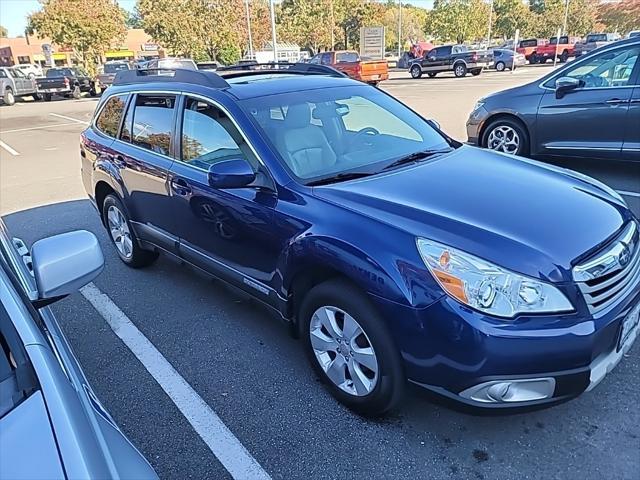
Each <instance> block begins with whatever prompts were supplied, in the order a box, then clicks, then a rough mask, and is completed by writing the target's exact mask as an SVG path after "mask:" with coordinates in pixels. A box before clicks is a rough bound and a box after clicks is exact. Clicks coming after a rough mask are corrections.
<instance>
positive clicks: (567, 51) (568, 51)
mask: <svg viewBox="0 0 640 480" xmlns="http://www.w3.org/2000/svg"><path fill="white" fill-rule="evenodd" d="M580 40H581V39H580V37H569V36H568V35H562V36H561V37H560V41H558V38H557V37H551V38H550V39H549V43H548V44H547V45H541V46H539V47H537V48H536V52H535V53H534V54H532V55H531V57H529V63H545V62H546V61H547V60H549V59H551V60H553V59H554V58H555V57H556V55H557V57H558V61H559V62H560V63H564V62H566V61H567V60H569V57H574V56H575V54H576V43H578V42H580Z"/></svg>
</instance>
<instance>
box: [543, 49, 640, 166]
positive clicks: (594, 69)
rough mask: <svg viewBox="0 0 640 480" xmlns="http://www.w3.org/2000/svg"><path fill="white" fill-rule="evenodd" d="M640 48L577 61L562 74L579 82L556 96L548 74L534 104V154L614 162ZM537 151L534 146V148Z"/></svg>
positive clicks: (625, 118)
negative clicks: (574, 86)
mask: <svg viewBox="0 0 640 480" xmlns="http://www.w3.org/2000/svg"><path fill="white" fill-rule="evenodd" d="M639 54H640V46H637V45H627V46H623V47H620V48H618V49H615V50H609V51H606V52H601V53H600V54H598V55H593V56H591V57H589V58H586V59H584V60H581V61H578V62H576V63H575V65H572V66H571V67H569V68H568V69H566V70H564V71H563V72H562V73H561V76H563V77H573V78H578V79H580V80H581V81H582V82H583V86H582V87H580V88H577V89H576V90H574V91H572V92H568V93H567V94H566V95H564V96H563V97H562V98H556V94H555V90H554V88H555V81H556V79H557V78H558V77H557V76H556V77H552V78H551V79H550V80H548V81H547V82H546V83H545V84H544V85H543V86H544V87H545V88H546V89H547V91H546V92H545V94H544V95H543V98H542V100H541V102H540V105H539V108H538V119H537V122H536V124H537V130H536V137H537V144H538V145H537V151H532V153H534V154H538V155H554V156H556V155H561V156H564V157H588V158H603V159H612V160H618V159H620V158H621V155H622V145H623V141H624V138H625V134H626V132H625V130H626V129H625V125H627V123H626V122H627V114H628V112H629V106H630V101H631V96H632V92H633V89H634V85H633V80H632V73H633V72H634V67H635V64H636V62H637V60H638V56H639ZM534 150H535V149H534Z"/></svg>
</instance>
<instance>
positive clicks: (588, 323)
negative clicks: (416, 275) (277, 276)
mask: <svg viewBox="0 0 640 480" xmlns="http://www.w3.org/2000/svg"><path fill="white" fill-rule="evenodd" d="M377 303H378V307H379V308H381V309H382V312H383V315H384V316H385V318H389V319H398V318H399V316H400V315H403V320H402V322H400V321H399V320H394V321H393V324H392V323H391V322H390V323H389V327H390V329H391V331H392V332H393V334H394V337H395V341H396V342H397V344H398V346H399V347H400V350H401V352H402V356H403V359H404V362H405V371H406V374H407V377H408V379H409V381H411V382H412V383H414V384H417V385H419V386H422V387H424V388H426V389H429V390H431V391H434V392H436V393H439V394H441V395H444V396H446V397H449V398H452V399H454V400H456V401H458V402H462V403H465V404H468V405H472V406H476V407H483V408H510V407H522V406H530V405H538V404H547V403H557V402H560V401H563V400H566V399H570V398H573V397H576V396H578V395H580V394H581V393H583V392H584V391H587V390H591V389H593V388H595V387H596V386H597V385H598V383H599V382H600V381H601V380H602V379H603V378H604V377H605V375H606V374H607V373H609V372H610V371H611V370H612V369H613V368H614V367H615V366H616V365H617V364H618V363H619V362H620V360H621V359H622V358H623V356H624V354H625V353H626V352H628V351H629V350H630V349H631V347H632V345H633V343H634V341H635V340H636V338H637V337H638V335H639V332H640V325H637V326H636V327H635V328H634V330H632V332H631V334H630V335H629V336H628V337H627V340H626V342H625V343H624V344H623V345H621V346H620V347H619V345H618V343H619V340H620V335H621V326H622V322H623V320H624V319H625V318H626V317H627V315H629V313H630V312H631V310H632V309H633V308H634V307H636V306H637V305H639V304H640V292H638V291H635V292H632V293H631V294H630V295H628V296H627V297H626V298H624V299H622V300H621V301H620V302H619V303H618V304H617V305H616V307H615V308H613V309H611V310H610V311H609V312H608V313H607V314H605V315H603V316H601V317H598V318H594V317H593V316H591V315H590V314H589V313H588V312H584V311H581V310H579V311H578V312H576V313H572V314H564V315H554V316H544V315H538V316H531V317H518V318H516V319H514V320H502V319H496V318H493V317H489V316H487V315H484V314H482V313H480V312H477V311H475V310H472V309H470V308H468V307H466V306H464V305H461V304H460V303H458V302H456V301H455V300H453V299H451V298H449V297H443V298H441V299H440V300H438V301H437V302H435V303H433V304H432V305H431V306H429V307H426V308H424V309H421V310H417V309H413V308H410V307H400V306H399V305H397V304H388V303H387V302H385V301H382V300H380V299H378V301H377ZM399 309H402V310H403V311H399ZM405 316H406V317H405ZM543 380H544V381H543ZM523 381H526V382H524V383H519V382H523ZM507 384H512V385H515V386H514V387H513V389H512V392H518V391H519V390H518V389H519V388H520V387H523V388H520V391H519V393H518V394H517V395H513V396H512V397H511V398H509V396H508V395H506V396H505V398H503V399H501V400H495V399H491V398H489V400H487V398H486V395H485V393H486V390H487V388H489V387H491V386H494V385H498V387H497V388H500V385H507ZM550 385H551V386H550ZM485 386H486V387H487V388H485V389H484V390H482V388H480V387H485ZM529 386H531V388H529ZM537 388H540V389H541V390H545V389H546V390H547V392H548V394H547V395H545V396H541V397H540V396H535V395H533V396H531V395H530V396H528V397H527V395H529V394H531V392H530V390H536V389H537ZM549 389H550V390H549ZM507 390H508V387H507ZM478 392H480V393H478ZM483 392H484V393H483ZM522 392H524V393H522ZM534 393H535V392H534ZM523 399H524V400H523Z"/></svg>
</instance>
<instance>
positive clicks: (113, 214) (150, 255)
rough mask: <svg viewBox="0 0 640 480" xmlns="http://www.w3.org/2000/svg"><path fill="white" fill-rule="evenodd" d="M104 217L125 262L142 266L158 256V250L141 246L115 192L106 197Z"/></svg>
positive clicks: (131, 265)
mask: <svg viewBox="0 0 640 480" xmlns="http://www.w3.org/2000/svg"><path fill="white" fill-rule="evenodd" d="M102 219H103V222H104V225H105V227H107V231H108V232H109V236H110V238H111V241H112V242H113V245H114V246H115V247H116V252H117V253H118V256H119V257H120V259H121V260H122V261H123V262H124V263H126V264H127V265H129V266H130V267H133V268H140V267H145V266H147V265H150V264H152V263H153V262H154V261H155V260H156V258H158V253H157V252H152V251H149V250H143V249H142V248H141V247H140V245H139V242H138V238H137V237H136V236H135V233H134V231H133V229H132V228H131V223H130V222H129V219H128V218H127V214H126V210H125V208H124V206H123V205H122V202H121V201H120V199H119V198H117V197H116V196H115V195H113V194H110V195H107V197H106V198H105V199H104V204H103V206H102Z"/></svg>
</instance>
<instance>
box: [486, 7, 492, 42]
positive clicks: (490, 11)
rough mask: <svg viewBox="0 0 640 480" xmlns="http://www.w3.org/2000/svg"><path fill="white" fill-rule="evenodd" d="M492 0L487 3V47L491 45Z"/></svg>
mask: <svg viewBox="0 0 640 480" xmlns="http://www.w3.org/2000/svg"><path fill="white" fill-rule="evenodd" d="M492 24H493V0H491V3H490V4H489V28H488V30H487V48H490V47H491V27H492V26H493V25H492Z"/></svg>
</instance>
